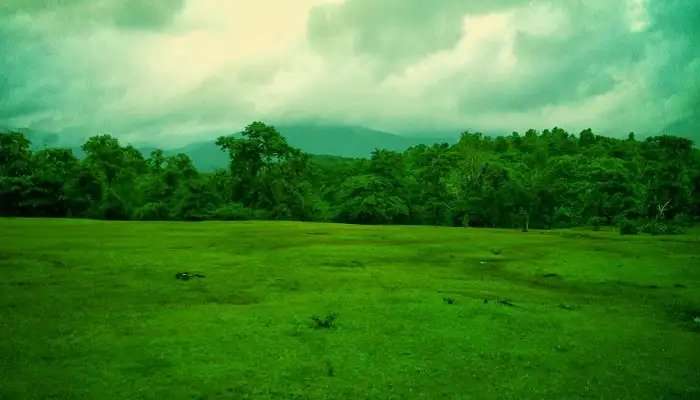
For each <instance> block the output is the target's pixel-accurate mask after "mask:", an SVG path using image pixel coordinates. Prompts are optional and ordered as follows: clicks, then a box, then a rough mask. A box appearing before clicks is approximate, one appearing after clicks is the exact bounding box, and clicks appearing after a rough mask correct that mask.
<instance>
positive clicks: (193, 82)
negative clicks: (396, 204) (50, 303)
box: [0, 0, 700, 145]
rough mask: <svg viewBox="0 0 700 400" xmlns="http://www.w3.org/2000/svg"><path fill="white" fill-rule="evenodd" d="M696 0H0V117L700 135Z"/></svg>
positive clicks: (163, 135)
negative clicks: (261, 121) (310, 122)
mask: <svg viewBox="0 0 700 400" xmlns="http://www.w3.org/2000/svg"><path fill="white" fill-rule="evenodd" d="M697 15H700V3H698V2H696V1H694V0H626V1H620V2H609V1H607V0H591V1H586V2H581V1H578V0H563V1H538V2H531V1H516V0H493V1H470V2H465V1H462V0H444V1H441V2H439V3H430V2H425V1H419V0H410V1H409V0H387V1H382V2H376V1H371V0H345V1H341V0H299V1H294V2H291V1H290V2H286V1H285V2H281V1H275V0H259V1H256V2H255V3H252V2H248V1H242V0H241V1H223V0H196V1H195V0H156V1H151V2H141V1H135V0H134V1H131V0H129V1H116V0H91V1H88V0H64V1H59V0H56V1H51V2H48V1H45V0H43V1H42V0H22V1H20V0H9V1H8V0H6V1H5V2H3V3H0V54H4V55H6V56H5V57H0V126H27V127H30V128H35V129H42V130H54V131H59V132H62V135H64V136H65V137H67V138H68V137H73V136H74V137H82V136H85V135H89V134H94V133H97V132H112V133H115V134H118V135H121V136H122V137H124V138H126V139H128V140H132V141H138V142H158V143H160V144H162V145H168V144H171V145H175V144H181V143H182V142H185V141H191V140H200V139H204V138H207V139H208V138H211V137H213V136H216V135H218V134H221V133H227V132H231V131H234V130H237V129H239V128H240V127H241V126H243V125H244V124H246V123H247V122H249V121H251V120H254V119H264V120H268V121H272V122H276V123H290V122H294V121H308V120H314V121H324V122H327V123H346V124H360V125H366V126H370V127H375V128H383V129H390V130H394V131H398V132H404V133H411V134H413V133H429V132H431V131H440V132H445V131H453V132H457V131H460V130H463V129H480V130H484V131H487V132H494V133H501V132H510V131H512V130H514V129H519V130H522V129H527V128H530V127H534V128H540V129H542V128H545V127H552V126H554V125H558V126H562V127H564V128H567V129H569V130H571V131H578V130H580V129H583V128H586V127H592V128H594V130H596V131H598V132H600V133H603V134H609V135H617V136H622V135H624V134H626V133H627V132H629V131H635V132H637V133H641V134H657V133H659V132H662V131H669V130H670V131H671V133H675V134H680V135H684V136H688V137H694V138H695V139H696V140H698V139H700V129H699V128H700V118H698V111H697V110H698V109H700V107H699V106H700V104H699V102H700V83H699V82H700V79H699V77H700V45H699V44H698V41H697V37H700V32H698V30H699V29H700V28H699V27H698V24H697V23H696V22H697V21H694V18H695V19H697Z"/></svg>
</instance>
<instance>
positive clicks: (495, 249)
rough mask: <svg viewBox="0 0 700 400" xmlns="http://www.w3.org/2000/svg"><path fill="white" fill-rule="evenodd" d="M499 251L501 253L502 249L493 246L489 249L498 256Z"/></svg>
mask: <svg viewBox="0 0 700 400" xmlns="http://www.w3.org/2000/svg"><path fill="white" fill-rule="evenodd" d="M501 253H503V249H499V248H495V247H494V248H492V249H491V254H493V255H494V256H500V255H501Z"/></svg>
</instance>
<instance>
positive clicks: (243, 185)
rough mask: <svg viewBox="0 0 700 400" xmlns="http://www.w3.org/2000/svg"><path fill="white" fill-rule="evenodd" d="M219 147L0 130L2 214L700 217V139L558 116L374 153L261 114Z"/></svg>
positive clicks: (421, 219) (612, 220)
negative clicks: (39, 144) (45, 142)
mask: <svg viewBox="0 0 700 400" xmlns="http://www.w3.org/2000/svg"><path fill="white" fill-rule="evenodd" d="M216 143H217V145H218V146H219V147H220V148H221V149H222V150H224V151H226V152H227V153H228V154H229V156H230V166H229V168H228V169H227V170H224V169H222V170H217V171H214V172H206V173H205V172H200V171H197V169H196V168H195V167H194V165H193V163H192V161H191V160H190V159H189V157H188V156H187V155H185V154H177V155H174V156H166V155H165V154H164V152H163V151H162V150H154V151H152V152H151V153H150V154H149V155H143V154H141V152H140V151H139V150H138V149H136V148H135V147H133V146H131V145H123V144H120V142H119V140H118V139H117V138H116V137H114V136H111V135H98V136H93V137H90V138H89V139H88V140H87V141H86V142H85V143H84V144H83V145H82V150H83V151H84V153H85V156H84V157H82V158H81V159H79V158H77V157H76V156H75V155H74V154H73V152H72V151H71V150H70V149H64V148H44V149H35V150H33V149H32V147H31V143H30V142H29V140H28V139H27V138H26V137H25V136H24V135H23V134H22V133H17V132H6V133H0V215H2V216H27V217H82V218H93V219H112V220H190V221H196V220H209V219H212V220H248V219H266V220H301V221H335V222H344V223H358V224H412V225H445V226H474V227H501V228H519V229H520V228H522V229H524V230H526V229H527V228H535V229H550V228H563V227H572V226H583V225H586V226H593V227H594V228H598V227H600V226H617V227H619V228H620V230H621V232H622V233H636V232H637V231H645V232H649V233H677V232H680V231H682V230H683V227H684V226H687V225H689V224H692V223H693V222H694V221H696V220H697V219H698V218H699V217H700V151H699V150H698V149H697V148H695V147H694V146H693V143H692V141H690V140H688V139H685V138H681V137H675V136H668V135H664V136H654V137H648V138H645V139H644V140H637V139H636V138H635V136H634V134H633V133H630V134H629V135H628V137H627V138H626V139H615V138H611V137H607V136H601V135H596V134H594V133H593V132H592V131H591V130H590V129H586V130H583V131H582V132H580V133H579V134H578V135H575V134H570V133H569V132H567V131H565V130H563V129H561V128H556V127H555V128H553V129H545V130H543V131H536V130H532V129H530V130H527V131H526V132H525V133H524V134H520V133H518V132H513V133H512V134H511V135H509V136H498V137H491V136H486V135H484V134H482V133H478V132H469V131H466V132H464V133H462V134H461V136H460V139H459V141H458V142H457V143H456V144H454V145H448V144H434V145H430V146H428V145H417V146H413V147H410V148H408V149H407V150H405V151H403V152H395V151H389V150H382V149H377V150H375V151H374V152H373V153H372V155H371V157H370V158H368V159H363V158H343V157H336V156H323V155H312V154H306V153H304V152H302V151H300V150H299V149H296V148H294V147H292V146H290V145H289V144H288V143H287V141H286V140H285V138H284V137H283V136H282V135H281V134H280V133H279V132H278V131H277V130H276V129H275V128H274V127H273V126H270V125H267V124H265V123H263V122H253V123H251V124H250V125H248V126H247V127H245V129H244V130H243V131H242V132H240V133H238V134H234V135H230V136H221V137H219V138H218V140H217V142H216Z"/></svg>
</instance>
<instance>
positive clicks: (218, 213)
mask: <svg viewBox="0 0 700 400" xmlns="http://www.w3.org/2000/svg"><path fill="white" fill-rule="evenodd" d="M212 218H214V219H220V220H224V221H242V220H248V219H252V218H253V210H251V209H250V208H248V207H245V206H244V205H243V204H241V203H229V204H226V205H225V206H223V207H219V208H217V209H216V210H214V212H213V213H212Z"/></svg>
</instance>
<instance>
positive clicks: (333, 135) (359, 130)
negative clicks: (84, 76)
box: [0, 124, 458, 171]
mask: <svg viewBox="0 0 700 400" xmlns="http://www.w3.org/2000/svg"><path fill="white" fill-rule="evenodd" d="M6 130H10V129H6ZM15 130H18V131H20V132H22V133H24V134H25V136H27V138H28V139H29V140H31V142H32V148H33V149H35V150H38V149H42V148H45V147H69V148H71V149H72V150H73V153H74V154H75V155H76V157H78V158H82V157H84V156H85V154H84V152H83V151H82V149H81V148H80V145H81V144H82V143H78V142H70V143H69V142H66V141H65V138H62V137H61V135H59V134H56V133H52V132H39V131H35V130H30V129H26V128H23V129H15ZM277 130H278V131H279V132H280V133H281V134H282V135H283V136H284V137H285V138H287V141H288V142H289V144H290V145H292V146H294V147H297V148H299V149H301V150H303V151H305V152H307V153H310V154H316V155H329V156H339V157H353V158H364V157H369V156H370V154H371V153H372V151H373V150H375V149H387V150H395V151H403V150H405V149H407V148H409V147H411V146H415V145H418V144H433V143H443V142H447V143H450V144H452V143H455V142H456V141H457V139H458V137H457V135H455V136H454V137H452V138H429V137H420V138H419V137H407V136H400V135H397V134H394V133H390V132H385V131H380V130H376V129H370V128H365V127H361V126H346V125H313V124H309V125H287V126H284V125H283V126H277ZM0 131H2V129H0ZM137 148H138V149H139V151H141V153H142V154H143V155H144V156H145V157H148V156H149V155H150V152H151V151H152V150H154V149H155V148H154V147H153V146H148V145H144V146H137ZM164 152H165V154H166V155H173V154H177V153H184V154H187V155H188V156H189V157H190V158H191V159H192V161H193V162H194V164H195V166H196V167H197V169H199V170H201V171H213V170H215V169H217V168H226V166H227V165H228V162H229V158H228V154H226V153H225V152H223V151H222V150H221V149H220V148H219V147H218V146H217V145H216V144H215V138H214V137H212V138H211V140H208V141H204V142H195V143H190V144H188V145H185V146H182V147H179V148H174V149H165V150H164Z"/></svg>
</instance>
